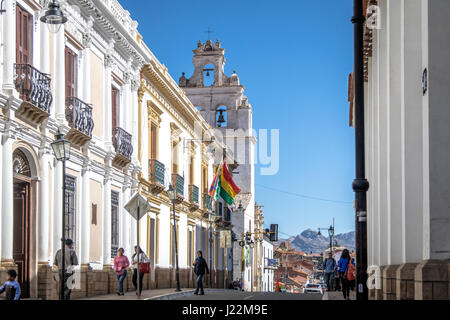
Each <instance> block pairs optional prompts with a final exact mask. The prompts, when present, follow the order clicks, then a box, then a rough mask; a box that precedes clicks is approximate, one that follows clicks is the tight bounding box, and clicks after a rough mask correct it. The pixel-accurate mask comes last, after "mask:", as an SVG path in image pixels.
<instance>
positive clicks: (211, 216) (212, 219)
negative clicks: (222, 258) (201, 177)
mask: <svg viewBox="0 0 450 320" xmlns="http://www.w3.org/2000/svg"><path fill="white" fill-rule="evenodd" d="M211 201H212V199H211ZM214 217H215V214H214V212H210V213H209V214H208V220H209V268H210V269H211V270H212V265H213V264H212V258H213V257H212V256H213V243H214V239H213V230H212V223H213V221H214ZM211 270H210V271H209V286H210V287H211V288H212V287H213V281H212V280H213V279H212V272H211Z"/></svg>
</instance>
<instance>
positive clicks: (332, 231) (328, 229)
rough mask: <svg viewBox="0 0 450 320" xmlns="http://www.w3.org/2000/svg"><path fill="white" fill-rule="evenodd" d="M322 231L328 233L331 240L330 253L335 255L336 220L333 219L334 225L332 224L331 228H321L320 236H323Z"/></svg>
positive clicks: (318, 233)
mask: <svg viewBox="0 0 450 320" xmlns="http://www.w3.org/2000/svg"><path fill="white" fill-rule="evenodd" d="M320 230H327V231H328V237H329V238H330V253H331V254H333V237H334V218H333V224H331V225H330V227H329V228H319V231H318V232H317V235H318V236H321V235H322V233H321V232H320Z"/></svg>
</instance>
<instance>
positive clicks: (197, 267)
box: [194, 250, 209, 295]
mask: <svg viewBox="0 0 450 320" xmlns="http://www.w3.org/2000/svg"><path fill="white" fill-rule="evenodd" d="M194 273H195V275H196V276H197V289H196V290H195V292H194V294H200V295H204V294H205V292H204V291H203V276H204V275H205V273H206V274H208V273H209V269H208V264H207V263H206V260H205V259H204V258H203V253H202V252H201V251H200V250H199V251H198V252H197V258H196V259H195V261H194ZM199 290H200V293H199Z"/></svg>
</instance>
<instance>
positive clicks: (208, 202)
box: [203, 193, 212, 211]
mask: <svg viewBox="0 0 450 320" xmlns="http://www.w3.org/2000/svg"><path fill="white" fill-rule="evenodd" d="M203 208H204V209H206V210H209V211H212V197H211V196H210V195H209V194H207V193H204V194H203Z"/></svg>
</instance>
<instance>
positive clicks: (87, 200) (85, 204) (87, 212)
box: [80, 21, 92, 266]
mask: <svg viewBox="0 0 450 320" xmlns="http://www.w3.org/2000/svg"><path fill="white" fill-rule="evenodd" d="M91 25H92V22H91V21H89V22H88V30H87V31H86V33H85V34H83V45H84V47H85V49H84V50H83V58H82V59H83V60H82V64H83V65H82V70H83V87H82V97H83V101H85V102H86V103H90V101H91V49H90V48H91V43H92V38H91V34H90V26H91ZM84 153H85V159H84V164H83V169H82V174H81V185H82V191H81V206H82V210H81V239H80V242H81V243H80V249H81V250H80V251H81V252H80V264H81V265H84V266H86V265H88V264H89V261H90V244H91V241H90V237H91V197H90V191H91V182H90V177H91V161H90V156H91V152H90V143H88V144H87V145H86V146H85V149H84Z"/></svg>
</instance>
